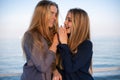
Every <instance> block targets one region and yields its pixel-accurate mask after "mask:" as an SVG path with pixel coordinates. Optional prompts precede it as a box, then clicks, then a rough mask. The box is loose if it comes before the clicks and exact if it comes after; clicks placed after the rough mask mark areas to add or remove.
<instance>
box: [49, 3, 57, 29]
mask: <svg viewBox="0 0 120 80" xmlns="http://www.w3.org/2000/svg"><path fill="white" fill-rule="evenodd" d="M56 18H57V8H56V6H53V5H52V6H50V18H49V27H50V28H52V27H53V25H54V24H55V22H56Z"/></svg>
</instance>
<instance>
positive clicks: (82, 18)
mask: <svg viewBox="0 0 120 80" xmlns="http://www.w3.org/2000/svg"><path fill="white" fill-rule="evenodd" d="M69 13H70V14H71V16H72V25H73V26H72V27H71V28H72V29H71V30H72V31H71V33H70V35H69V38H68V46H69V48H70V50H71V51H72V53H73V54H75V53H76V52H77V47H78V46H79V45H80V44H81V43H82V42H83V41H85V40H90V22H89V17H88V14H87V12H85V11H84V10H82V9H79V8H74V9H70V10H69V11H68V14H69ZM58 57H59V56H58ZM57 61H58V60H57ZM57 63H60V64H59V66H60V67H61V63H62V61H61V60H60V61H59V62H57ZM61 68H62V67H61ZM89 72H90V74H92V61H91V65H90V68H89Z"/></svg>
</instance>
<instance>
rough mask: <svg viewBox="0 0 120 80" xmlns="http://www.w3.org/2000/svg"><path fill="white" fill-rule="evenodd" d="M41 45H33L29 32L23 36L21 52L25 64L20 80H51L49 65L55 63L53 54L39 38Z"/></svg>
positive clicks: (43, 40)
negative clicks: (23, 54) (24, 56)
mask: <svg viewBox="0 0 120 80" xmlns="http://www.w3.org/2000/svg"><path fill="white" fill-rule="evenodd" d="M40 39H41V41H42V44H43V45H44V46H43V48H41V46H40V45H38V44H35V42H34V39H33V36H32V35H31V33H30V32H26V33H25V35H24V42H23V51H24V53H25V55H26V63H25V64H24V67H23V74H22V76H21V80H51V64H52V63H53V61H55V53H54V52H53V51H51V50H49V48H48V44H47V42H46V40H45V39H44V38H43V37H41V36H40Z"/></svg>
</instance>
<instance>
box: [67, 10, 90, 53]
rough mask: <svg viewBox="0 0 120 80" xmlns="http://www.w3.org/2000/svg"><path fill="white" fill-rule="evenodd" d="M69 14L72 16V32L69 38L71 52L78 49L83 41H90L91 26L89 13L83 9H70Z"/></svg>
mask: <svg viewBox="0 0 120 80" xmlns="http://www.w3.org/2000/svg"><path fill="white" fill-rule="evenodd" d="M68 13H71V15H72V25H73V27H72V29H71V30H72V31H71V34H70V36H69V40H68V45H69V47H70V49H71V51H72V52H73V53H74V51H75V50H76V49H77V47H78V45H80V44H81V43H82V42H83V41H85V40H89V39H90V24H89V17H88V15H87V13H86V12H85V11H84V10H82V9H77V8H75V9H70V10H69V11H68Z"/></svg>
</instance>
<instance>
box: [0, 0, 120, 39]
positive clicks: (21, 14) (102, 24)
mask: <svg viewBox="0 0 120 80" xmlns="http://www.w3.org/2000/svg"><path fill="white" fill-rule="evenodd" d="M38 1H39V0H0V39H11V38H13V39H14V38H17V39H18V38H21V37H22V36H23V33H24V32H25V31H26V29H27V28H28V27H29V24H30V21H31V17H32V14H33V11H34V8H35V6H36V4H37V2H38ZM53 1H55V2H56V3H57V4H58V5H59V9H60V17H59V18H60V24H62V23H63V21H64V18H65V16H66V13H67V11H68V10H69V9H70V8H75V7H79V8H82V9H84V10H85V11H87V13H88V14H89V17H90V24H91V36H92V38H96V37H113V36H114V37H120V32H119V31H120V9H119V8H120V0H53Z"/></svg>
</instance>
